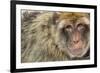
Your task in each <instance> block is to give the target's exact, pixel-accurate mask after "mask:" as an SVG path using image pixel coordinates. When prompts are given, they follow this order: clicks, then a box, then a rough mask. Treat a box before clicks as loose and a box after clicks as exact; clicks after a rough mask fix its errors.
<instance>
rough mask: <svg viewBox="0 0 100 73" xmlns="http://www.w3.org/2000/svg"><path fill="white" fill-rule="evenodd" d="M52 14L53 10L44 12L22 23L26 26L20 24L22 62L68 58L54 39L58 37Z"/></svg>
mask: <svg viewBox="0 0 100 73" xmlns="http://www.w3.org/2000/svg"><path fill="white" fill-rule="evenodd" d="M68 15H69V13H68ZM54 16H55V12H44V13H42V14H39V15H38V16H37V17H36V18H35V19H33V20H32V21H31V23H30V25H28V24H29V23H28V22H24V23H23V24H27V25H28V26H25V27H23V26H22V45H21V46H22V50H23V49H24V50H23V51H22V53H21V62H22V63H24V62H45V61H63V60H68V55H67V54H66V53H64V52H63V51H61V49H59V48H58V46H57V44H56V43H57V42H56V39H59V38H57V36H58V35H57V34H58V33H57V30H56V26H55V23H54V19H53V18H54ZM64 16H65V15H64ZM64 16H63V15H62V16H61V17H60V18H59V19H62V18H64ZM77 16H78V15H77ZM23 33H24V34H23Z"/></svg>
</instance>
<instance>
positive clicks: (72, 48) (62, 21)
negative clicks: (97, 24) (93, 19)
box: [56, 12, 90, 59]
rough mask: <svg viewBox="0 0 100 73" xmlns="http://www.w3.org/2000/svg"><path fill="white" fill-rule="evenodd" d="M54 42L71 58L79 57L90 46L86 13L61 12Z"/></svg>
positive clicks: (87, 15) (88, 21) (88, 22)
mask: <svg viewBox="0 0 100 73" xmlns="http://www.w3.org/2000/svg"><path fill="white" fill-rule="evenodd" d="M57 23H58V25H57V35H56V43H57V44H58V47H59V49H60V50H62V51H64V52H65V53H66V54H68V56H69V57H70V58H71V59H73V58H81V57H83V56H84V55H85V54H86V53H87V52H88V51H89V47H90V43H89V42H90V41H89V37H90V20H89V14H88V13H78V12H76V13H75V12H73V13H71V12H69V13H61V14H60V15H59V19H58V21H57Z"/></svg>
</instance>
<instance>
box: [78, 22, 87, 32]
mask: <svg viewBox="0 0 100 73" xmlns="http://www.w3.org/2000/svg"><path fill="white" fill-rule="evenodd" d="M77 28H78V30H80V31H84V30H85V24H78V26H77Z"/></svg>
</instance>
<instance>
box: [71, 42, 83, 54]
mask: <svg viewBox="0 0 100 73" xmlns="http://www.w3.org/2000/svg"><path fill="white" fill-rule="evenodd" d="M83 47H84V45H83V42H82V41H79V42H78V43H77V44H75V43H73V44H72V46H71V47H69V51H70V52H71V53H72V54H73V55H75V56H77V55H80V54H82V51H83Z"/></svg>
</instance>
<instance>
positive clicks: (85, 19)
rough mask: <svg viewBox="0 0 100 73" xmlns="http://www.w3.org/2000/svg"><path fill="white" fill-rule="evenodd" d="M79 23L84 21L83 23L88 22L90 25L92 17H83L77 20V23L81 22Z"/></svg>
mask: <svg viewBox="0 0 100 73" xmlns="http://www.w3.org/2000/svg"><path fill="white" fill-rule="evenodd" d="M79 23H83V24H88V25H90V19H89V18H87V17H81V18H79V19H78V20H77V23H76V24H79Z"/></svg>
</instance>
